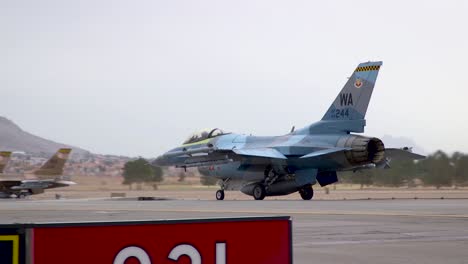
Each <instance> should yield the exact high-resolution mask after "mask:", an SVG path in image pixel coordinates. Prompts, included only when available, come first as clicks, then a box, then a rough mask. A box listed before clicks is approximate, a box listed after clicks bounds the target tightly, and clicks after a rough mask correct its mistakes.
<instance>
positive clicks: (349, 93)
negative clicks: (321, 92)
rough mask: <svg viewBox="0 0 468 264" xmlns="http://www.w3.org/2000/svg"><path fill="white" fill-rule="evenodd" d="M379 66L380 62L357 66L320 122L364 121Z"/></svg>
mask: <svg viewBox="0 0 468 264" xmlns="http://www.w3.org/2000/svg"><path fill="white" fill-rule="evenodd" d="M380 66H382V62H381V61H377V62H365V63H361V64H359V65H358V67H357V68H356V70H355V71H354V72H353V74H352V75H351V77H350V78H349V79H348V81H347V82H346V84H345V86H344V87H343V89H342V90H341V91H340V93H339V94H338V96H337V97H336V99H335V101H333V103H332V105H331V106H330V108H329V109H328V111H327V112H326V113H325V115H324V116H323V118H322V120H360V119H364V118H365V116H366V112H367V107H368V106H369V101H370V98H371V96H372V91H373V90H374V86H375V81H376V80H377V75H378V73H379V69H380Z"/></svg>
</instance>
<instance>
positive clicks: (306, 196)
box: [299, 184, 314, 200]
mask: <svg viewBox="0 0 468 264" xmlns="http://www.w3.org/2000/svg"><path fill="white" fill-rule="evenodd" d="M299 194H300V195H301V197H302V199H303V200H311V199H312V197H314V189H312V185H310V184H308V185H305V186H302V188H301V189H299Z"/></svg>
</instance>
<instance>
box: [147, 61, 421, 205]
mask: <svg viewBox="0 0 468 264" xmlns="http://www.w3.org/2000/svg"><path fill="white" fill-rule="evenodd" d="M381 66H382V62H365V63H361V64H359V65H358V67H357V68H356V69H355V70H354V72H353V74H352V75H351V77H350V78H349V79H348V81H347V82H346V84H345V86H344V87H343V89H342V90H341V92H340V93H339V94H338V96H337V97H336V99H335V101H333V103H332V105H331V106H330V108H329V109H328V110H327V112H326V113H325V115H324V116H323V118H322V120H320V121H318V122H316V123H313V124H311V125H309V126H306V127H304V128H302V129H298V130H295V131H294V128H293V129H292V131H291V132H290V133H289V134H286V135H282V136H268V137H265V136H249V135H244V134H234V133H226V132H223V131H222V130H220V129H217V128H216V129H211V130H204V131H201V132H198V133H195V134H193V135H192V136H190V137H189V138H188V139H187V140H186V141H185V142H184V143H183V144H182V146H180V147H177V148H175V149H172V150H170V151H168V152H166V153H164V154H163V155H162V156H159V157H158V158H156V159H155V160H153V161H152V165H154V166H176V167H179V168H184V169H186V168H189V167H197V168H198V170H199V172H200V173H201V174H202V175H205V176H209V177H216V178H217V179H219V181H218V182H219V185H220V186H221V189H220V190H218V191H217V192H216V199H218V200H223V199H224V191H225V190H240V191H242V192H243V193H245V194H247V195H250V196H253V197H254V198H255V199H256V200H263V199H264V198H265V197H266V196H277V195H288V194H291V193H294V192H299V194H300V195H301V197H302V199H304V200H310V199H312V197H313V195H314V192H313V189H312V186H313V185H314V184H316V183H319V184H320V185H321V186H326V185H329V184H332V183H335V182H337V181H338V177H337V171H346V170H352V171H358V170H363V169H370V168H375V167H378V168H388V167H389V162H390V160H392V159H423V158H425V157H424V156H422V155H418V154H415V153H412V152H411V150H410V149H408V148H402V149H399V148H385V146H384V143H383V142H382V141H381V140H380V139H378V138H376V137H366V136H361V135H356V134H353V133H363V132H364V126H365V125H366V120H365V116H366V111H367V107H368V105H369V101H370V98H371V95H372V91H373V90H374V85H375V81H376V79H377V75H378V73H379V69H380V67H381Z"/></svg>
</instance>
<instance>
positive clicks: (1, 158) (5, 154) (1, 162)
mask: <svg viewBox="0 0 468 264" xmlns="http://www.w3.org/2000/svg"><path fill="white" fill-rule="evenodd" d="M10 157H11V152H10V151H0V173H3V170H4V169H5V167H6V165H7V164H8V161H9V160H10Z"/></svg>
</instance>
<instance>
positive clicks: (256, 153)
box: [232, 148, 288, 159]
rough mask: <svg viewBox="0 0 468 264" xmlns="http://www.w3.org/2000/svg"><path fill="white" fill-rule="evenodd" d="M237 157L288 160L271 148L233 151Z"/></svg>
mask: <svg viewBox="0 0 468 264" xmlns="http://www.w3.org/2000/svg"><path fill="white" fill-rule="evenodd" d="M232 151H233V152H234V153H236V154H237V155H241V156H251V157H259V158H268V159H288V158H286V156H284V155H283V154H282V153H281V152H279V151H278V150H276V149H273V148H245V149H233V150H232Z"/></svg>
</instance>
